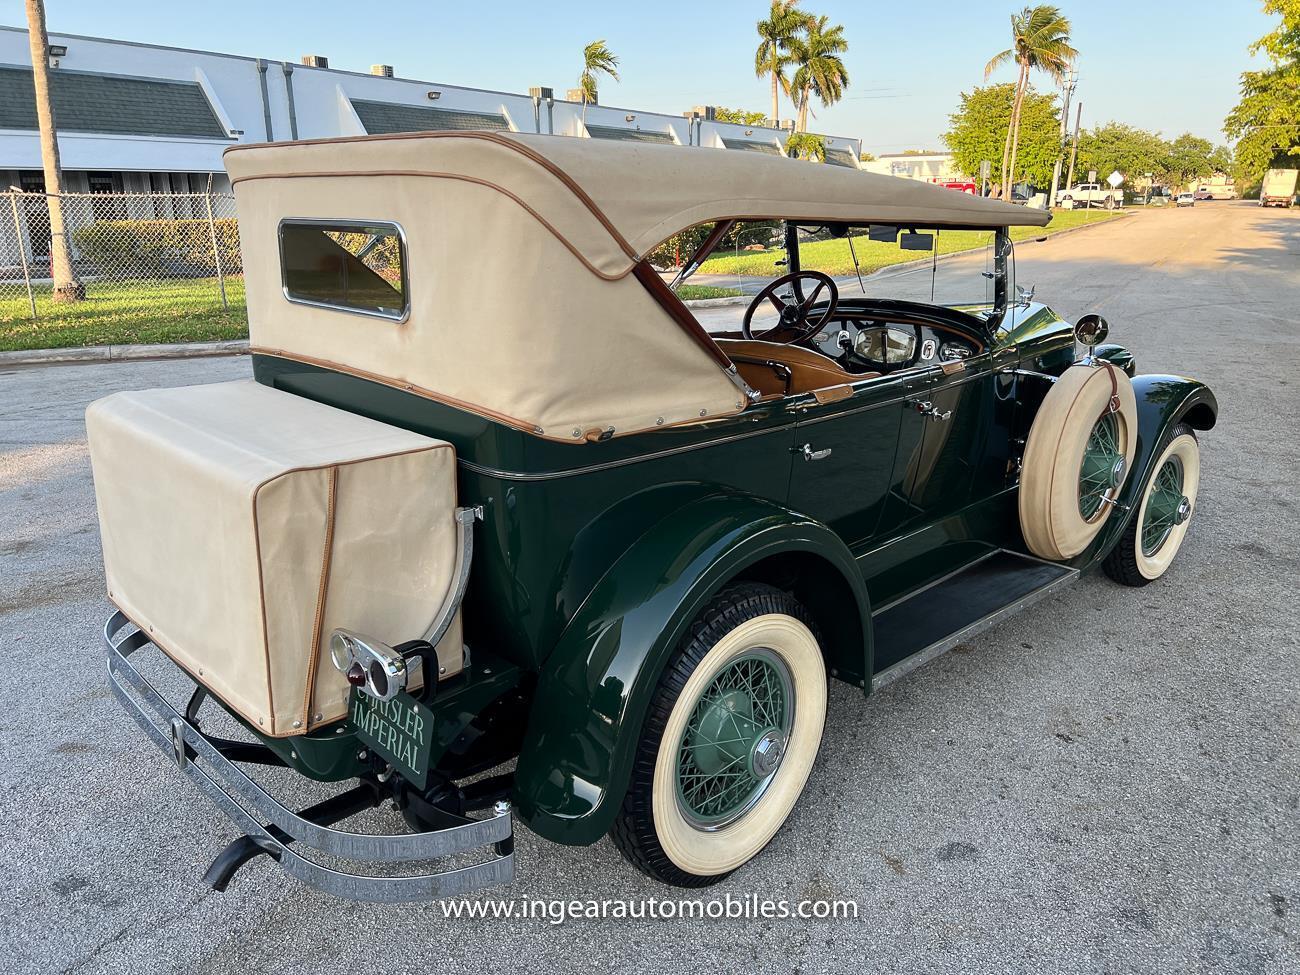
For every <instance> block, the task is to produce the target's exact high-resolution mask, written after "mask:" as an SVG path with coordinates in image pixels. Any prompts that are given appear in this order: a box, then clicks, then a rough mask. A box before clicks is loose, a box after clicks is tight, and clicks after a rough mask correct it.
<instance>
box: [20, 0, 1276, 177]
mask: <svg viewBox="0 0 1300 975" xmlns="http://www.w3.org/2000/svg"><path fill="white" fill-rule="evenodd" d="M1057 2H1058V5H1059V6H1060V7H1061V9H1062V11H1063V12H1064V13H1065V15H1066V16H1067V17H1069V18H1070V19H1071V21H1072V23H1073V36H1074V46H1075V47H1076V48H1078V50H1079V52H1080V64H1079V72H1080V80H1079V87H1078V90H1077V94H1076V100H1077V101H1081V102H1082V103H1083V124H1084V127H1085V128H1088V127H1091V126H1092V125H1096V124H1098V123H1102V122H1107V121H1110V120H1116V121H1122V122H1127V123H1129V124H1132V125H1137V126H1141V127H1142V128H1147V129H1152V130H1156V131H1159V132H1161V133H1162V134H1164V135H1165V136H1166V137H1168V138H1172V137H1174V136H1176V135H1179V134H1181V133H1182V132H1187V131H1190V132H1192V133H1193V134H1195V135H1198V136H1201V137H1203V138H1206V139H1210V140H1211V141H1213V142H1215V143H1220V142H1223V141H1225V140H1224V136H1223V133H1222V125H1223V118H1224V116H1225V115H1226V114H1227V112H1228V111H1229V109H1231V107H1232V106H1233V104H1234V103H1235V102H1236V96H1237V85H1238V81H1239V76H1240V74H1241V72H1242V71H1243V70H1246V69H1248V68H1250V67H1251V66H1252V60H1251V58H1250V56H1249V54H1248V53H1247V47H1248V46H1249V44H1250V43H1251V42H1252V41H1254V40H1256V39H1257V38H1259V37H1260V36H1261V35H1262V34H1264V33H1266V32H1267V31H1268V30H1269V29H1270V28H1271V26H1272V24H1271V22H1270V19H1269V18H1267V17H1265V16H1264V14H1263V13H1262V11H1261V9H1260V6H1259V3H1257V2H1255V0H1218V2H1215V3H1210V2H1208V0H1182V2H1177V3H1171V2H1146V3H1143V2H1141V0H1139V2H1137V3H1131V2H1130V3H1121V2H1116V0H1088V2H1086V3H1084V2H1076V0H1057ZM802 5H803V7H804V8H805V9H807V10H810V11H812V12H815V13H819V14H820V13H824V14H827V15H828V16H829V17H830V18H831V20H832V22H834V23H839V24H843V25H844V33H845V35H846V37H847V38H848V41H849V51H848V54H847V55H846V57H845V63H846V66H847V68H848V71H849V78H850V87H849V89H848V91H847V92H846V93H845V99H844V100H843V101H842V102H840V103H839V104H837V105H835V106H833V107H831V108H829V109H822V108H815V111H816V114H817V118H816V119H815V120H813V121H812V122H810V124H809V128H810V129H813V130H814V131H820V132H824V133H827V134H832V135H841V136H853V137H858V138H861V139H862V141H863V148H864V150H866V151H869V152H873V153H875V154H877V155H879V154H881V153H887V152H900V151H902V150H905V149H924V148H942V145H941V142H940V139H939V136H940V135H941V134H942V133H943V132H944V131H945V129H946V128H947V119H948V115H949V114H950V113H951V112H952V111H953V110H954V109H955V108H956V106H957V104H958V100H959V99H958V96H959V93H960V92H962V91H969V90H970V89H971V88H973V87H976V86H978V85H980V84H982V83H983V67H984V64H985V63H986V62H987V61H988V60H989V58H990V57H992V56H993V55H994V54H996V53H997V52H999V51H1001V50H1003V49H1004V48H1006V47H1008V46H1009V43H1010V26H1009V15H1010V13H1011V11H1012V10H1013V9H1017V8H1018V7H1019V6H1021V5H1023V4H1022V0H995V2H989V0H967V2H962V3H956V2H948V0H928V2H926V3H914V4H912V3H897V2H889V0H885V2H876V0H856V2H852V0H803V4H802ZM767 6H768V3H767V0H712V2H710V0H695V2H678V0H657V2H655V3H651V4H644V3H638V4H630V3H626V2H624V3H619V2H617V0H615V2H606V3H599V4H597V3H576V2H561V0H553V2H551V3H518V2H515V0H490V2H483V0H479V2H465V0H462V2H460V3H455V4H450V3H442V2H436V0H425V2H411V0H383V2H380V3H368V2H364V0H348V2H335V0H317V2H312V3H305V2H299V0H261V2H251V0H223V2H222V3H221V4H220V5H219V6H218V7H213V6H208V5H200V4H197V3H182V4H176V5H171V6H166V7H164V8H160V7H159V6H158V5H157V4H154V3H141V2H128V3H122V2H118V3H104V2H103V0H46V14H47V20H48V24H49V28H50V30H51V31H63V32H66V33H71V34H88V35H92V36H101V37H112V38H120V39H125V40H134V41H143V42H148V43H154V44H165V45H174V46H177V47H190V48H198V49H201V50H208V51H219V52H223V53H230V54H243V55H247V56H252V57H264V58H268V59H274V60H291V61H295V62H296V61H297V60H298V58H299V56H300V55H303V54H324V55H326V56H327V57H329V59H330V66H331V67H334V68H346V69H351V70H358V71H366V70H368V69H369V66H370V65H371V64H373V63H377V62H382V63H385V64H392V65H395V66H396V69H397V71H396V73H397V75H398V77H403V78H415V79H420V80H424V81H432V82H440V83H443V84H455V85H466V86H470V87H481V88H492V89H497V90H501V91H518V92H526V91H527V90H528V88H529V87H530V86H532V85H547V86H550V87H553V88H554V89H555V90H556V93H557V94H561V93H562V92H563V91H564V90H565V89H567V88H570V87H573V86H574V85H575V84H576V80H577V75H578V72H579V71H580V70H581V55H582V48H583V46H584V45H585V44H586V43H588V42H589V41H592V40H595V39H597V38H603V39H605V40H606V41H607V43H608V44H609V47H610V48H611V49H612V50H613V51H614V53H615V54H616V55H618V57H619V59H620V67H619V71H620V75H621V78H622V80H621V81H620V82H610V81H608V80H605V81H602V83H601V85H600V99H601V102H602V103H604V104H609V105H614V106H618V107H622V108H633V109H639V110H642V111H659V112H666V113H670V114H679V113H681V112H682V111H685V110H687V109H689V108H690V107H691V106H693V105H700V104H711V105H725V106H728V107H733V108H745V109H750V110H754V111H763V112H767V111H768V110H769V107H770V100H771V96H770V84H769V82H767V81H765V80H760V79H758V78H756V77H755V76H754V68H753V64H754V48H755V46H756V45H757V35H756V34H755V31H754V24H755V22H756V21H758V20H759V19H760V18H761V17H762V16H764V15H765V14H766V10H767ZM0 10H3V11H4V22H5V23H7V24H10V25H13V26H22V25H23V24H24V22H25V21H24V14H23V6H22V4H21V3H18V2H17V0H4V3H3V4H2V5H0ZM217 10H220V11H222V13H221V15H220V16H218V15H217V13H216V11H217ZM163 11H165V13H164V12H163ZM992 80H993V81H1012V80H1014V68H1004V69H1002V70H1001V71H999V72H997V73H996V74H995V75H994V76H993V78H992ZM1038 84H1039V86H1040V89H1042V88H1046V87H1048V86H1049V85H1050V82H1049V81H1048V80H1047V79H1046V78H1040V79H1039V80H1038ZM814 104H815V103H814ZM790 112H791V109H790V106H789V103H788V102H784V107H783V109H782V114H783V116H786V117H788V115H789V114H790Z"/></svg>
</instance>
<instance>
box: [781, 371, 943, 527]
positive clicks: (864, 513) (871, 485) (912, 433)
mask: <svg viewBox="0 0 1300 975" xmlns="http://www.w3.org/2000/svg"><path fill="white" fill-rule="evenodd" d="M910 389H911V385H910V377H907V376H906V375H898V376H884V377H879V378H876V379H870V380H864V381H862V382H858V383H854V384H852V385H851V386H839V387H833V388H831V389H828V390H825V389H824V390H818V391H817V392H816V393H811V394H809V395H808V397H807V403H806V405H801V406H800V407H799V412H800V413H801V418H800V419H799V421H798V422H797V424H796V426H795V438H794V446H793V447H792V450H793V451H794V454H795V457H794V466H793V468H792V469H791V472H790V491H789V499H790V506H791V507H793V508H795V509H796V510H798V511H802V512H805V513H806V514H808V515H810V516H812V517H814V518H816V519H818V520H819V521H821V522H823V523H825V524H826V525H828V526H829V527H830V528H831V529H833V530H834V531H835V532H836V533H837V534H838V535H839V536H840V537H841V538H843V539H844V541H845V543H846V544H847V545H848V546H849V547H850V548H851V549H855V550H861V549H862V548H864V547H866V546H867V545H868V543H869V542H870V541H871V540H872V538H873V537H875V536H876V535H877V534H878V532H879V526H880V524H881V521H882V518H883V517H884V515H885V513H886V512H887V511H890V510H892V509H893V505H894V504H895V503H896V502H897V500H898V498H899V497H900V496H901V495H902V494H903V493H904V491H905V487H904V485H903V484H902V483H901V482H900V481H899V471H900V470H901V469H902V468H904V467H905V466H906V464H905V463H904V464H899V463H898V462H897V459H898V458H899V457H900V456H910V454H911V453H912V452H913V451H914V449H915V448H916V446H917V445H918V444H919V442H920V435H921V424H920V423H919V421H918V420H917V419H916V418H915V411H914V410H912V408H911V407H909V406H908V405H907V402H908V394H909V390H910Z"/></svg>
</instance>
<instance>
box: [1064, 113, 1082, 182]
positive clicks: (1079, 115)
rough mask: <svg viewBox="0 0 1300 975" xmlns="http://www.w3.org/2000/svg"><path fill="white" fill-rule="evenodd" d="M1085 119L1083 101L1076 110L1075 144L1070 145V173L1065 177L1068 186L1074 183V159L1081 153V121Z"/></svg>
mask: <svg viewBox="0 0 1300 975" xmlns="http://www.w3.org/2000/svg"><path fill="white" fill-rule="evenodd" d="M1082 119H1083V102H1079V107H1078V108H1077V109H1075V112H1074V144H1073V145H1072V146H1071V147H1070V175H1069V176H1067V177H1066V178H1065V185H1066V186H1073V185H1074V160H1075V157H1076V156H1078V155H1079V122H1080V121H1081V120H1082Z"/></svg>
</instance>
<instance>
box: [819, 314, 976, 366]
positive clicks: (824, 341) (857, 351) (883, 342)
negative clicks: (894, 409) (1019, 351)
mask: <svg viewBox="0 0 1300 975" xmlns="http://www.w3.org/2000/svg"><path fill="white" fill-rule="evenodd" d="M807 344H809V345H811V346H812V347H813V348H814V349H816V350H817V351H818V352H820V353H822V354H823V355H826V356H829V357H830V358H832V359H834V360H835V361H836V362H838V363H839V364H840V365H841V366H843V367H844V368H845V369H846V370H848V371H849V372H882V373H883V372H896V371H898V370H900V369H911V368H915V367H917V366H928V365H937V364H940V363H944V362H956V361H959V360H962V359H969V358H970V357H971V356H973V355H977V354H978V353H979V352H981V351H982V346H981V345H980V343H979V342H977V341H976V340H975V339H973V338H970V337H968V336H966V335H963V334H962V333H960V332H959V331H957V330H956V329H949V328H945V327H943V326H937V325H931V324H929V323H927V322H917V321H899V320H898V319H896V318H892V317H891V318H889V319H884V318H878V319H877V318H871V317H868V316H853V317H845V316H840V315H838V314H837V315H836V316H835V317H834V318H832V319H831V320H830V321H828V322H826V323H825V324H824V325H823V326H822V327H821V328H820V329H819V330H818V331H817V332H816V333H815V334H813V335H811V336H809V337H808V340H807Z"/></svg>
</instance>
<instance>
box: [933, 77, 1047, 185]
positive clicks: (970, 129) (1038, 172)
mask: <svg viewBox="0 0 1300 975" xmlns="http://www.w3.org/2000/svg"><path fill="white" fill-rule="evenodd" d="M1015 99H1016V86H1015V85H1012V84H1002V85H989V86H988V87H985V88H976V89H975V90H974V91H971V92H969V93H967V92H962V95H961V105H960V106H959V107H958V109H957V111H955V112H953V114H952V115H950V116H948V131H947V132H946V133H945V134H944V136H943V141H944V143H945V144H946V145H947V146H948V148H949V149H950V150H951V151H952V154H953V162H954V163H956V165H957V168H958V169H959V170H961V171H962V172H963V173H965V174H966V175H968V176H974V175H976V174H978V173H979V169H980V163H981V162H983V161H984V160H988V161H989V162H991V163H992V171H991V178H992V181H993V182H994V183H998V184H1002V183H1004V182H1009V181H1006V180H1004V179H1003V171H1002V168H1001V164H1000V163H999V158H1000V156H999V153H1000V151H1001V149H1002V147H1003V144H1004V137H1005V135H1006V132H1007V127H1008V126H1009V125H1010V122H1011V112H1012V109H1013V107H1014V105H1015ZM1060 125H1061V116H1060V111H1059V109H1058V107H1057V99H1056V96H1055V95H1040V94H1038V92H1036V91H1034V90H1033V88H1030V89H1029V90H1028V91H1027V92H1025V94H1024V97H1023V98H1022V99H1021V106H1020V147H1019V152H1018V155H1017V161H1018V163H1017V164H1018V166H1019V169H1020V173H1021V175H1023V176H1024V178H1025V179H1027V180H1028V181H1029V182H1031V183H1034V184H1036V185H1039V186H1045V185H1046V184H1047V182H1048V180H1050V179H1051V178H1052V165H1053V163H1055V162H1056V153H1057V149H1058V147H1059V144H1060Z"/></svg>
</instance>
